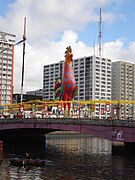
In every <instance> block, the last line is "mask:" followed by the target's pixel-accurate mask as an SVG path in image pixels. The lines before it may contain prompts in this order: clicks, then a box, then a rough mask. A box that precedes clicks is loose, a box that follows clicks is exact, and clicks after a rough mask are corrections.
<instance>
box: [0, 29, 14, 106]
mask: <svg viewBox="0 0 135 180" xmlns="http://www.w3.org/2000/svg"><path fill="white" fill-rule="evenodd" d="M14 44H15V35H13V34H9V33H5V32H0V104H1V105H4V104H10V103H12V95H13V75H14Z"/></svg>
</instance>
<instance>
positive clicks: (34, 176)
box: [0, 133, 135, 180]
mask: <svg viewBox="0 0 135 180" xmlns="http://www.w3.org/2000/svg"><path fill="white" fill-rule="evenodd" d="M25 149H26V147H23V149H21V148H20V149H19V150H18V149H16V148H15V149H10V150H9V149H8V150H7V151H5V152H4V159H3V161H2V162H1V165H0V180H125V179H126V180H128V179H129V180H134V179H135V156H134V155H130V154H129V155H113V156H112V155H111V142H109V141H107V140H103V139H99V138H95V137H91V136H87V135H80V134H65V135H62V134H61V133H60V134H51V135H47V136H46V146H45V149H44V150H43V152H42V153H40V152H39V151H38V148H36V150H35V151H34V149H33V154H32V155H33V156H38V155H39V156H42V158H44V159H46V161H47V164H46V165H45V166H44V167H16V166H13V165H10V163H9V157H11V156H13V154H14V155H15V156H23V155H24V151H25Z"/></svg>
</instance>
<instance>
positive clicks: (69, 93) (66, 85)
mask: <svg viewBox="0 0 135 180" xmlns="http://www.w3.org/2000/svg"><path fill="white" fill-rule="evenodd" d="M72 61H73V54H72V49H71V46H69V47H67V48H66V52H65V65H64V72H63V78H58V79H57V80H56V83H55V87H54V91H55V99H57V100H62V101H71V100H72V99H73V98H74V97H75V95H76V94H77V91H78V86H76V80H75V77H74V72H73V67H72ZM67 104H68V114H70V107H71V103H70V102H68V103H64V112H65V110H66V105H67Z"/></svg>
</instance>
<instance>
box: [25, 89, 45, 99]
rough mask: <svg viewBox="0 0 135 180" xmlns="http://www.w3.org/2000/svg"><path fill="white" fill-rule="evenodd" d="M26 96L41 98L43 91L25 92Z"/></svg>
mask: <svg viewBox="0 0 135 180" xmlns="http://www.w3.org/2000/svg"><path fill="white" fill-rule="evenodd" d="M26 94H28V95H35V96H40V97H43V89H38V90H35V91H27V92H26Z"/></svg>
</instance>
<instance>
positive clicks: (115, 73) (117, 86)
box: [112, 61, 135, 119]
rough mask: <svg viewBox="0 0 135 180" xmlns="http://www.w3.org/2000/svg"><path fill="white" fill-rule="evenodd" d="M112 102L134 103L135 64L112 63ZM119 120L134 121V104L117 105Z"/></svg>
mask: <svg viewBox="0 0 135 180" xmlns="http://www.w3.org/2000/svg"><path fill="white" fill-rule="evenodd" d="M112 100H125V101H126V100H128V101H135V64H132V63H129V62H124V61H117V62H113V63H112ZM118 108H119V112H118V113H119V118H124V119H127V118H131V119H132V118H133V119H135V104H130V103H123V104H119V107H118Z"/></svg>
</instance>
